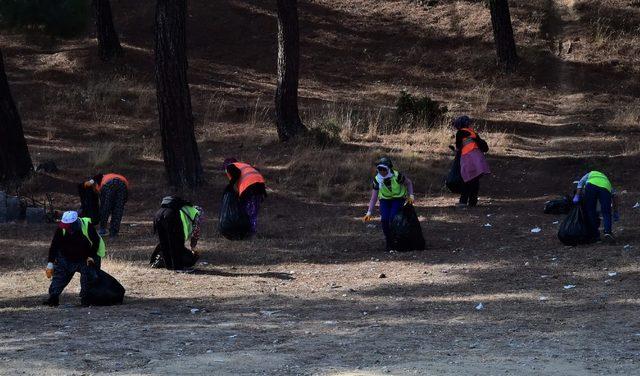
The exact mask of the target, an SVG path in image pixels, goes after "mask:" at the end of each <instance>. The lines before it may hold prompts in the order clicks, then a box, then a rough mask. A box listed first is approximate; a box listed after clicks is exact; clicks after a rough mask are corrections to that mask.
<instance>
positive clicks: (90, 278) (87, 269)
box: [77, 263, 98, 306]
mask: <svg viewBox="0 0 640 376" xmlns="http://www.w3.org/2000/svg"><path fill="white" fill-rule="evenodd" d="M77 268H78V269H77V271H78V272H80V301H81V304H82V305H84V306H86V305H89V304H88V303H87V302H86V301H85V298H86V292H87V289H88V288H89V284H91V283H95V281H96V280H97V279H98V269H96V268H95V267H93V266H88V265H87V264H86V263H81V264H78V266H77Z"/></svg>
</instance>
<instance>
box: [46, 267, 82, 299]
mask: <svg viewBox="0 0 640 376" xmlns="http://www.w3.org/2000/svg"><path fill="white" fill-rule="evenodd" d="M74 273H75V270H74V269H73V264H72V263H69V262H67V260H65V259H64V258H62V257H60V258H58V262H57V264H56V265H55V267H54V270H53V277H52V278H51V285H50V286H49V299H48V300H47V301H45V304H47V305H51V306H57V305H58V302H59V297H60V294H62V291H63V290H64V288H65V287H67V285H68V284H69V282H71V279H72V278H73V274H74Z"/></svg>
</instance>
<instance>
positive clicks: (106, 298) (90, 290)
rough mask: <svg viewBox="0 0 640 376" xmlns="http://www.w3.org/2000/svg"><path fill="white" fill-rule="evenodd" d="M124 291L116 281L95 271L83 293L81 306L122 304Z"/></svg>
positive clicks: (99, 271)
mask: <svg viewBox="0 0 640 376" xmlns="http://www.w3.org/2000/svg"><path fill="white" fill-rule="evenodd" d="M124 293H125V289H124V287H122V285H121V284H120V282H118V280H117V279H115V278H113V277H112V276H111V275H109V274H108V273H107V272H105V271H103V270H95V274H94V275H93V277H92V278H90V279H89V281H88V283H87V286H86V288H85V291H84V292H83V297H82V304H84V305H93V306H108V305H115V304H122V300H123V299H124Z"/></svg>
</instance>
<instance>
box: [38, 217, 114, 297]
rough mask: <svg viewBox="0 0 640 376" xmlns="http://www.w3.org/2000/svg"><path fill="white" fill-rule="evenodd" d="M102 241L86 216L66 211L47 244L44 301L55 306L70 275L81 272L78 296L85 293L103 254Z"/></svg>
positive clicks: (71, 276) (103, 245)
mask: <svg viewBox="0 0 640 376" xmlns="http://www.w3.org/2000/svg"><path fill="white" fill-rule="evenodd" d="M105 253H106V252H105V244H104V241H103V240H102V238H101V237H100V235H98V232H97V231H96V229H95V227H94V226H93V224H92V223H91V219H89V218H79V217H78V213H77V212H75V211H67V212H65V213H64V214H63V215H62V220H61V222H60V224H59V225H58V228H57V229H56V232H55V234H54V236H53V240H52V241H51V247H50V248H49V257H48V263H47V268H46V270H45V274H46V276H47V278H49V279H51V285H50V286H49V297H48V299H47V300H45V301H44V302H43V304H45V305H48V306H52V307H55V306H57V305H58V304H59V298H60V294H61V293H62V291H63V290H64V288H65V287H67V285H68V284H69V282H70V281H71V279H72V278H73V275H74V274H75V273H76V272H78V273H80V297H81V298H82V297H83V296H84V290H85V289H86V286H87V283H88V280H89V276H90V274H92V273H95V269H99V268H100V263H101V259H102V258H103V257H104V256H105Z"/></svg>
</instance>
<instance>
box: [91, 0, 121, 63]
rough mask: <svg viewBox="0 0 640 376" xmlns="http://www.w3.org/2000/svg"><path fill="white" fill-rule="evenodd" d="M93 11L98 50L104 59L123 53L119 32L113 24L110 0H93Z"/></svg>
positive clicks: (108, 59) (107, 59)
mask: <svg viewBox="0 0 640 376" xmlns="http://www.w3.org/2000/svg"><path fill="white" fill-rule="evenodd" d="M92 6H93V13H94V17H95V22H96V34H97V37H98V50H99V53H100V59H102V61H110V60H111V59H113V58H114V57H115V56H118V55H120V54H121V53H122V47H121V46H120V39H118V33H116V29H115V27H114V26H113V15H112V14H111V3H110V2H109V0H93V3H92Z"/></svg>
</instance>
